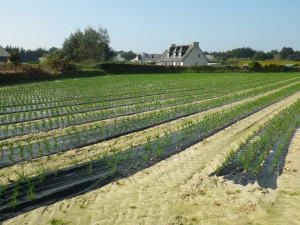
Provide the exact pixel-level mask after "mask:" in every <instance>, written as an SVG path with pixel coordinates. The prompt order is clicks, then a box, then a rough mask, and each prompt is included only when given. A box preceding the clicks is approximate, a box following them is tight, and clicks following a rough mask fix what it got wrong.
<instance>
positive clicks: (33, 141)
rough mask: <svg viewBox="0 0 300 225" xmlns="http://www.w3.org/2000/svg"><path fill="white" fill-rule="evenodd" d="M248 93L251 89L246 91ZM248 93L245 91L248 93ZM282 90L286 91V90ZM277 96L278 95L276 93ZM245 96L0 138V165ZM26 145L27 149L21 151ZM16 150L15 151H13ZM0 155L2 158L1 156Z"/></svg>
mask: <svg viewBox="0 0 300 225" xmlns="http://www.w3.org/2000/svg"><path fill="white" fill-rule="evenodd" d="M299 86H300V84H298V85H297V84H296V85H294V86H291V87H290V88H286V89H283V90H282V91H279V93H282V92H284V91H287V90H289V91H295V90H297V88H299ZM250 93H251V92H250ZM248 94H249V93H248ZM286 94H290V93H289V92H286ZM279 96H281V95H279ZM245 97H249V95H247V94H246V93H242V94H240V95H234V96H230V97H223V98H220V99H213V100H211V101H205V102H202V103H198V104H193V105H188V106H179V107H176V108H173V109H166V110H160V111H159V112H153V113H150V114H142V115H137V116H136V117H135V116H134V117H132V118H130V119H127V120H121V121H120V122H118V123H117V120H115V123H114V124H110V125H107V126H103V125H102V123H101V122H99V123H95V124H92V125H90V126H83V127H82V128H81V129H80V130H79V129H77V128H76V127H75V126H74V127H71V128H69V129H66V130H65V131H64V132H61V133H60V137H54V138H48V139H46V138H44V139H43V140H40V138H39V137H36V138H35V137H32V138H30V137H28V138H27V139H26V142H27V144H26V145H24V144H22V143H16V142H14V141H12V142H10V141H7V142H3V141H2V142H0V156H1V158H0V159H1V162H2V163H1V164H0V165H1V167H3V166H7V165H9V164H12V163H13V159H16V158H17V156H19V160H21V161H22V160H24V159H31V158H34V157H39V156H42V155H49V154H54V153H56V152H58V151H66V150H69V149H73V148H78V147H83V146H86V145H92V144H95V143H98V142H100V141H103V140H107V139H110V138H114V137H118V136H121V135H125V134H128V133H131V132H134V131H137V130H141V129H146V128H149V127H151V126H154V125H157V124H161V123H164V122H166V121H171V120H174V119H177V118H180V117H182V116H186V115H190V114H194V113H197V112H199V111H203V110H207V109H210V108H213V107H218V106H220V105H222V104H226V103H228V102H232V101H237V100H240V99H243V98H245ZM26 149H27V151H25V150H26ZM3 152H4V155H3ZM17 152H18V154H17ZM2 157H3V158H2Z"/></svg>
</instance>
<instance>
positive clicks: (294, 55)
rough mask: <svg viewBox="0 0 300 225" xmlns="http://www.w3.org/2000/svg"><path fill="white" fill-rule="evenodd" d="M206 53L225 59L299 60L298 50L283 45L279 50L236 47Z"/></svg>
mask: <svg viewBox="0 0 300 225" xmlns="http://www.w3.org/2000/svg"><path fill="white" fill-rule="evenodd" d="M204 54H206V55H213V56H214V57H215V58H216V59H217V60H219V59H223V60H227V59H230V58H237V59H242V58H243V59H246V58H247V59H252V60H254V61H260V60H270V59H275V60H278V59H282V60H291V61H300V51H294V50H293V48H291V47H283V48H282V49H281V51H277V50H271V51H269V52H264V51H257V50H253V49H252V48H249V47H243V48H236V49H232V50H228V51H226V52H220V51H219V52H216V51H213V52H207V51H206V52H204Z"/></svg>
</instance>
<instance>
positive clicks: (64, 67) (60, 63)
mask: <svg viewBox="0 0 300 225" xmlns="http://www.w3.org/2000/svg"><path fill="white" fill-rule="evenodd" d="M48 64H49V65H50V66H51V67H52V69H54V71H55V72H71V71H76V70H77V68H76V64H75V63H74V62H72V61H70V59H69V58H68V57H64V58H62V59H56V58H54V59H50V60H49V62H48Z"/></svg>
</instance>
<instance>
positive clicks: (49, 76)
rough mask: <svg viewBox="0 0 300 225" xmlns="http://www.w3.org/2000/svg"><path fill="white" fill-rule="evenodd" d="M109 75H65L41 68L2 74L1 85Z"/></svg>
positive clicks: (85, 72) (92, 71)
mask: <svg viewBox="0 0 300 225" xmlns="http://www.w3.org/2000/svg"><path fill="white" fill-rule="evenodd" d="M103 75H107V74H106V73H105V72H104V71H103V70H100V69H90V70H77V71H73V72H65V73H47V72H45V71H43V70H41V69H39V68H29V69H26V70H25V71H22V72H0V85H5V84H13V83H21V82H32V81H42V80H55V79H63V78H72V77H94V76H103Z"/></svg>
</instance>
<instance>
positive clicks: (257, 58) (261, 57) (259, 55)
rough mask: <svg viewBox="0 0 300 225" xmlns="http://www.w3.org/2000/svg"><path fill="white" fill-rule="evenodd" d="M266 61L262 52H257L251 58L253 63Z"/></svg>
mask: <svg viewBox="0 0 300 225" xmlns="http://www.w3.org/2000/svg"><path fill="white" fill-rule="evenodd" d="M265 59H266V53H264V52H263V51H257V52H255V54H254V55H253V57H252V60H254V61H260V60H265Z"/></svg>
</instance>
